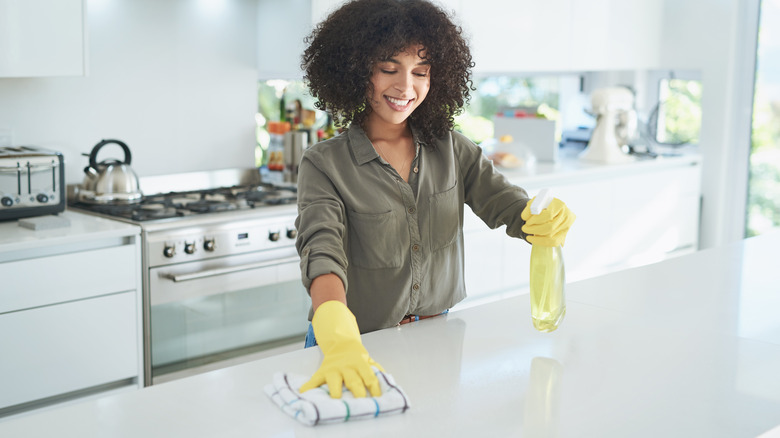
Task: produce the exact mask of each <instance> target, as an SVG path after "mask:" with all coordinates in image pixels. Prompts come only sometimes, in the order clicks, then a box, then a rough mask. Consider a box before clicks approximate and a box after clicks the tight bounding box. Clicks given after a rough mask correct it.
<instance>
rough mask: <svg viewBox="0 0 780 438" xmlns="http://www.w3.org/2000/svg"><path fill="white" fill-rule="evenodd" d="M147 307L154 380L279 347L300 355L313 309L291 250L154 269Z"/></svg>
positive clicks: (211, 366)
mask: <svg viewBox="0 0 780 438" xmlns="http://www.w3.org/2000/svg"><path fill="white" fill-rule="evenodd" d="M149 302H150V304H151V308H150V318H149V322H150V326H149V327H148V328H147V330H148V332H147V333H149V334H150V336H149V337H148V338H147V339H148V340H149V342H150V343H151V348H150V350H147V351H150V353H151V358H150V359H149V358H147V359H146V360H147V361H150V363H151V370H150V371H151V375H152V378H153V379H154V378H157V377H159V376H161V375H164V374H169V373H177V374H178V376H177V377H183V376H186V375H190V374H197V373H198V372H203V371H205V370H207V369H213V368H215V366H214V363H215V362H222V361H228V362H229V363H226V365H229V364H234V363H239V362H241V361H242V360H240V358H241V357H244V360H249V357H248V356H250V355H252V354H253V353H257V352H259V351H263V350H267V349H269V348H273V347H277V346H279V345H282V344H289V343H292V342H300V344H301V347H303V342H304V337H305V333H306V330H307V328H308V320H307V316H308V312H309V305H310V303H311V301H310V299H309V297H308V295H307V293H306V290H305V289H304V287H303V285H302V284H301V275H300V268H299V258H298V255H297V253H296V251H295V248H294V247H289V248H281V249H274V250H269V251H258V252H255V253H250V254H242V255H235V256H229V257H222V258H219V259H215V260H206V261H198V262H188V263H182V264H177V265H173V266H165V267H158V268H152V269H150V270H149ZM148 367H149V365H148V364H147V370H149V368H148ZM183 370H184V371H185V372H184V373H182V371H183ZM166 380H168V379H166ZM158 381H160V380H154V383H157V382H158Z"/></svg>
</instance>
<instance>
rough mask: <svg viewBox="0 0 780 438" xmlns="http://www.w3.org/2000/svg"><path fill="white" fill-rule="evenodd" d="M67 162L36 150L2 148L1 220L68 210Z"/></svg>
mask: <svg viewBox="0 0 780 438" xmlns="http://www.w3.org/2000/svg"><path fill="white" fill-rule="evenodd" d="M65 201H66V199H65V161H64V159H63V157H62V154H61V153H59V152H55V151H51V150H47V149H43V148H39V147H35V146H3V147H0V220H9V219H18V218H23V217H30V216H40V215H45V214H56V213H60V212H62V211H63V210H65Z"/></svg>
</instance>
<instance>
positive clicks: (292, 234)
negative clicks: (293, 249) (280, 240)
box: [287, 228, 298, 239]
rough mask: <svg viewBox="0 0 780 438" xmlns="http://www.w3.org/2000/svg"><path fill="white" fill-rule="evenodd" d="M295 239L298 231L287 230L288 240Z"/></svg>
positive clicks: (293, 229)
mask: <svg viewBox="0 0 780 438" xmlns="http://www.w3.org/2000/svg"><path fill="white" fill-rule="evenodd" d="M296 237H298V230H296V229H295V228H292V229H288V230H287V238H288V239H295V238H296Z"/></svg>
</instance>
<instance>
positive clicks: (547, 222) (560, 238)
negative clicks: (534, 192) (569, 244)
mask: <svg viewBox="0 0 780 438" xmlns="http://www.w3.org/2000/svg"><path fill="white" fill-rule="evenodd" d="M535 199H536V197H534V198H532V199H531V200H530V201H529V202H528V204H527V205H526V206H525V209H523V212H522V213H521V214H520V217H521V218H522V219H523V220H524V221H525V225H523V227H522V230H523V232H524V233H526V234H527V235H528V236H527V237H526V240H527V241H528V243H530V244H532V245H541V246H562V245H563V243H564V241H565V240H566V233H568V232H569V228H571V225H572V224H573V223H574V219H576V218H577V216H576V215H575V214H574V213H572V211H571V210H569V207H567V206H566V204H564V203H563V201H561V200H560V199H558V198H553V200H552V201H550V205H548V206H547V208H545V209H544V210H542V212H541V213H539V214H531V204H532V203H533V202H534V200H535Z"/></svg>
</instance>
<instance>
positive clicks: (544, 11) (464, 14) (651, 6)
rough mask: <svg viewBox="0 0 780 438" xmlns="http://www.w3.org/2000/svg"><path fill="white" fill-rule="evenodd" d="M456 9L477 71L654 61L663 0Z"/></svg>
mask: <svg viewBox="0 0 780 438" xmlns="http://www.w3.org/2000/svg"><path fill="white" fill-rule="evenodd" d="M455 3H456V2H455V1H454V0H450V1H448V2H445V5H452V4H455ZM458 7H459V10H457V11H456V12H457V13H458V15H459V17H460V20H461V22H462V25H463V28H464V30H465V31H466V34H467V36H469V37H470V41H471V47H472V51H473V56H474V62H475V63H476V67H475V71H476V72H477V73H480V74H490V73H511V72H556V71H587V70H631V69H645V68H653V67H655V66H657V65H658V63H659V58H660V40H661V17H662V12H663V10H662V8H663V2H659V1H657V0H630V1H626V0H589V1H587V2H583V1H577V0H547V1H543V2H540V1H535V0H513V1H508V0H480V1H470V0H461V1H460V2H459V5H458Z"/></svg>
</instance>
